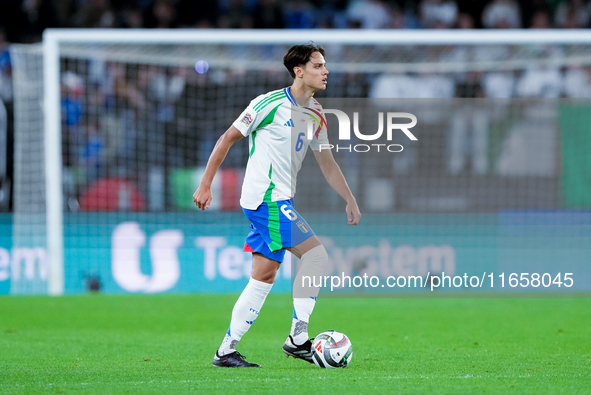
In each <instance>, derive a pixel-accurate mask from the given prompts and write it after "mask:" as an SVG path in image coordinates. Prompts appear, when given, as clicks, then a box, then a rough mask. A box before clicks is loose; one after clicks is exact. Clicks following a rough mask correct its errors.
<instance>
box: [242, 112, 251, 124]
mask: <svg viewBox="0 0 591 395" xmlns="http://www.w3.org/2000/svg"><path fill="white" fill-rule="evenodd" d="M240 122H242V123H243V124H245V125H246V126H250V124H251V123H252V117H251V116H250V114H249V113H246V114H245V115H244V117H242V119H241V120H240Z"/></svg>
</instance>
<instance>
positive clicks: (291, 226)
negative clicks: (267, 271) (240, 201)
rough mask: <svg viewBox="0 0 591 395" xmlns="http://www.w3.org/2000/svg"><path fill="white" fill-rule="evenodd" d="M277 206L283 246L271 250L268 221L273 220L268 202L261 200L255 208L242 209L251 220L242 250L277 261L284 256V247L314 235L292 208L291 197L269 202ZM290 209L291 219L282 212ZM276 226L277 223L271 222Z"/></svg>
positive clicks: (296, 243) (280, 260) (281, 260)
mask: <svg viewBox="0 0 591 395" xmlns="http://www.w3.org/2000/svg"><path fill="white" fill-rule="evenodd" d="M271 204H273V205H275V204H277V206H278V207H279V233H280V235H281V244H282V245H283V248H282V249H280V250H275V251H271V250H270V249H269V245H270V244H271V242H272V240H271V236H270V234H269V221H274V220H275V219H272V218H270V217H269V206H268V203H266V202H263V203H261V204H260V205H259V207H257V209H256V210H248V209H245V208H243V209H242V211H243V212H244V215H246V218H248V219H249V220H250V222H251V224H250V233H249V234H248V236H246V243H245V246H244V251H250V252H258V253H259V254H263V255H264V256H266V257H267V258H269V259H272V260H274V261H277V262H283V258H284V257H285V248H288V247H293V246H296V245H298V244H300V243H302V242H303V241H305V240H308V239H309V238H310V237H312V236H314V231H313V230H312V228H310V225H308V223H307V222H306V220H305V219H304V218H303V217H302V216H301V215H300V214H299V213H298V212H297V211H296V210H295V209H294V208H293V199H289V200H279V201H277V202H273V203H271ZM288 210H291V212H292V216H294V215H295V218H294V219H293V220H292V219H290V218H288V216H287V215H286V214H285V213H284V212H287V211H288ZM273 225H274V226H277V224H273Z"/></svg>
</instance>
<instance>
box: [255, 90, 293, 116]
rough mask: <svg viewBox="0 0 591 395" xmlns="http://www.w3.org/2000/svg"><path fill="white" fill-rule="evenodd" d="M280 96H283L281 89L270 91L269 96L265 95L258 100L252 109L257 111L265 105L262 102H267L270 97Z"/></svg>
mask: <svg viewBox="0 0 591 395" xmlns="http://www.w3.org/2000/svg"><path fill="white" fill-rule="evenodd" d="M281 96H285V93H284V92H283V91H282V90H281V91H279V92H275V93H272V94H270V95H269V96H267V97H265V98H264V99H261V101H259V102H258V103H257V104H255V105H254V107H253V109H254V110H255V111H256V112H259V110H261V109H262V108H263V107H265V106H264V105H263V104H265V103H267V102H268V101H269V100H271V99H275V98H276V97H281ZM286 97H287V96H286Z"/></svg>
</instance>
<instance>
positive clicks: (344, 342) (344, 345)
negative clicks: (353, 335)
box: [312, 331, 353, 369]
mask: <svg viewBox="0 0 591 395" xmlns="http://www.w3.org/2000/svg"><path fill="white" fill-rule="evenodd" d="M352 357H353V346H352V345H351V341H350V340H349V338H348V337H347V336H345V334H344V333H341V332H337V331H326V332H322V333H321V334H319V335H318V336H316V337H315V338H314V341H313V342H312V360H313V361H314V363H315V364H316V366H318V367H319V368H328V369H333V368H344V367H346V366H347V365H349V364H350V363H351V358H352Z"/></svg>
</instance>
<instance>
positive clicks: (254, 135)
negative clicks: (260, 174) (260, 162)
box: [248, 130, 257, 156]
mask: <svg viewBox="0 0 591 395" xmlns="http://www.w3.org/2000/svg"><path fill="white" fill-rule="evenodd" d="M251 136H252V149H251V150H250V155H248V156H252V154H254V148H255V146H254V139H255V137H256V136H257V131H256V130H255V131H254V132H252V134H251Z"/></svg>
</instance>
